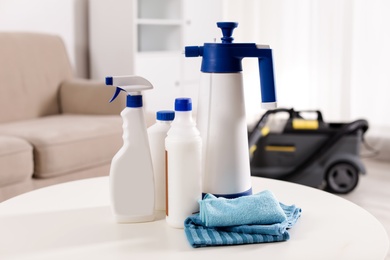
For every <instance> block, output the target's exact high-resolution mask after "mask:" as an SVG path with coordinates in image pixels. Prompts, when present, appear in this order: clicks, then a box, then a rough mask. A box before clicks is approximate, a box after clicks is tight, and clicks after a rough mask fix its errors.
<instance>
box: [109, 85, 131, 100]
mask: <svg viewBox="0 0 390 260" xmlns="http://www.w3.org/2000/svg"><path fill="white" fill-rule="evenodd" d="M121 91H124V92H126V93H127V91H126V90H124V89H123V88H120V87H116V89H115V93H114V95H113V96H112V98H111V100H110V103H111V102H112V101H114V100H115V99H116V98H117V97H118V95H119V93H121Z"/></svg>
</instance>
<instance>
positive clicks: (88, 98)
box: [59, 79, 126, 115]
mask: <svg viewBox="0 0 390 260" xmlns="http://www.w3.org/2000/svg"><path fill="white" fill-rule="evenodd" d="M114 91H115V89H114V88H113V87H111V88H110V87H108V86H106V85H105V84H104V83H102V82H99V81H93V80H86V79H73V80H69V81H65V82H63V83H62V84H61V86H60V93H59V99H60V110H61V113H67V114H96V115H112V114H117V115H119V113H120V112H121V111H122V110H123V108H124V107H125V106H126V95H119V97H118V98H117V99H116V100H115V101H114V102H112V103H109V100H110V99H111V97H112V95H113V94H114Z"/></svg>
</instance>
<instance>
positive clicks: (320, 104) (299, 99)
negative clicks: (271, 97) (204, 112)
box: [224, 0, 390, 138]
mask: <svg viewBox="0 0 390 260" xmlns="http://www.w3.org/2000/svg"><path fill="white" fill-rule="evenodd" d="M389 14H390V1H388V0H369V1H368V0H343V1H339V0H297V1H291V0H272V1H271V0H245V1H239V0H225V2H224V18H225V19H226V20H234V21H238V22H239V26H238V28H237V29H236V30H235V32H234V37H235V39H237V40H236V42H256V43H259V44H269V45H270V46H271V48H272V49H273V55H274V69H275V77H276V84H277V95H278V103H279V106H280V107H294V108H295V109H297V110H299V109H319V110H321V111H322V112H323V115H324V118H325V120H326V121H339V122H343V121H345V122H348V121H352V120H355V119H360V118H364V119H367V120H368V122H369V124H370V130H369V132H368V134H369V135H376V136H380V137H388V138H390V101H389V99H390V15H389ZM244 83H245V85H246V89H245V93H246V107H247V114H248V118H249V120H255V119H257V118H258V115H259V114H261V113H262V112H264V111H262V110H261V108H260V105H259V100H260V93H259V88H258V85H259V76H258V69H257V63H256V61H253V60H250V59H248V60H245V62H244Z"/></svg>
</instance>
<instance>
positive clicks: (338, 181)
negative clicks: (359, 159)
mask: <svg viewBox="0 0 390 260" xmlns="http://www.w3.org/2000/svg"><path fill="white" fill-rule="evenodd" d="M358 182H359V172H358V170H357V169H356V167H354V166H353V165H351V164H350V163H346V162H340V163H336V164H334V165H332V167H330V168H329V170H328V172H327V173H326V183H327V186H326V188H327V190H328V191H330V192H332V193H337V194H346V193H349V192H351V191H352V190H353V189H355V188H356V186H357V184H358Z"/></svg>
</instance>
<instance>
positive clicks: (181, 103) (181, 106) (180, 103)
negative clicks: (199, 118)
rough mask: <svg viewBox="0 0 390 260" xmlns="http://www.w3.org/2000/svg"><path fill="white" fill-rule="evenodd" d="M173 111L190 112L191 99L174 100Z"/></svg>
mask: <svg viewBox="0 0 390 260" xmlns="http://www.w3.org/2000/svg"><path fill="white" fill-rule="evenodd" d="M175 111H192V100H191V98H176V99H175Z"/></svg>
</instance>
